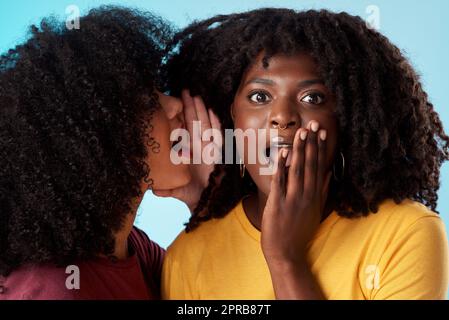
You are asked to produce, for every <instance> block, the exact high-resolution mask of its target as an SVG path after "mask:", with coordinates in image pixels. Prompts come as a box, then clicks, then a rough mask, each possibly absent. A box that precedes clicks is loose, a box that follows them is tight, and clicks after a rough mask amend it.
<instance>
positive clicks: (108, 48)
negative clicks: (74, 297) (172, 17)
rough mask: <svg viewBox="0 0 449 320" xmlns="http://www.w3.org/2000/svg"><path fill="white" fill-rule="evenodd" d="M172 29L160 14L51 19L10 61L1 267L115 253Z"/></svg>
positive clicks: (4, 112)
mask: <svg viewBox="0 0 449 320" xmlns="http://www.w3.org/2000/svg"><path fill="white" fill-rule="evenodd" d="M172 36H173V30H172V29H171V27H170V26H169V25H168V24H166V22H164V21H163V20H162V19H160V18H159V17H156V16H154V15H152V14H150V13H145V12H139V11H136V10H132V9H125V8H122V7H100V8H96V9H92V10H91V11H89V13H88V14H87V15H85V16H83V17H81V18H80V28H79V29H78V30H77V29H73V30H68V29H67V28H66V26H65V23H64V22H58V21H57V20H56V19H54V18H46V19H43V20H42V21H41V23H40V26H39V27H37V26H35V25H33V26H31V28H30V37H29V40H27V41H26V42H25V43H23V44H20V45H18V46H16V47H15V49H11V50H9V51H8V52H7V53H5V54H3V55H2V56H1V58H0V274H3V275H7V274H9V273H10V272H11V271H13V270H14V269H15V268H17V267H19V266H21V265H23V264H25V263H40V262H52V263H56V264H57V265H63V264H67V263H70V262H72V261H74V260H75V259H77V260H79V259H89V258H91V257H94V256H96V255H98V254H105V255H109V254H111V253H112V252H113V250H114V233H115V232H116V231H118V230H120V229H121V228H122V224H123V222H124V219H125V217H126V215H127V214H129V213H130V212H131V211H130V210H133V209H135V208H134V205H133V202H134V200H135V199H136V198H137V197H140V196H142V192H143V191H142V190H141V184H142V182H143V181H146V182H147V183H149V184H150V183H151V181H147V177H148V174H149V170H150V168H149V167H148V165H147V164H146V163H145V159H146V157H147V153H148V152H147V150H148V149H149V150H150V152H157V151H158V143H157V142H156V141H154V139H153V138H152V137H151V134H150V133H151V130H152V127H151V124H150V120H151V116H152V114H153V113H154V111H155V110H156V109H157V108H159V107H160V105H159V103H158V100H157V94H156V93H155V89H157V88H159V87H160V86H162V81H160V77H161V75H160V65H161V61H162V59H163V56H164V52H165V49H166V45H167V43H168V41H169V40H172Z"/></svg>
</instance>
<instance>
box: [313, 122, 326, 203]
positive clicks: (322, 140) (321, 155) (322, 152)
mask: <svg viewBox="0 0 449 320" xmlns="http://www.w3.org/2000/svg"><path fill="white" fill-rule="evenodd" d="M326 142H327V131H326V130H324V129H321V130H320V131H318V164H317V165H318V168H317V177H316V179H317V180H316V182H317V183H316V191H315V192H316V194H318V195H321V193H322V191H323V185H324V182H325V181H324V180H325V179H326V159H327V156H326V150H327V149H326V145H327V143H326Z"/></svg>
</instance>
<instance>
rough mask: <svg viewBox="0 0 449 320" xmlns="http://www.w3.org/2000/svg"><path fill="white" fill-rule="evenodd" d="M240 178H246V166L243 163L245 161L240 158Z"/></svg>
mask: <svg viewBox="0 0 449 320" xmlns="http://www.w3.org/2000/svg"><path fill="white" fill-rule="evenodd" d="M239 165H240V178H243V177H244V176H245V164H244V163H243V159H242V158H240V163H239Z"/></svg>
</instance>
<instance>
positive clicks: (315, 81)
mask: <svg viewBox="0 0 449 320" xmlns="http://www.w3.org/2000/svg"><path fill="white" fill-rule="evenodd" d="M250 83H259V84H265V85H269V86H274V85H275V84H276V82H275V81H274V80H271V79H265V78H253V79H251V80H249V81H247V82H246V83H245V86H246V85H248V84H250ZM314 84H324V81H323V80H321V79H309V80H303V81H300V82H298V84H297V87H298V88H304V87H308V86H311V85H314Z"/></svg>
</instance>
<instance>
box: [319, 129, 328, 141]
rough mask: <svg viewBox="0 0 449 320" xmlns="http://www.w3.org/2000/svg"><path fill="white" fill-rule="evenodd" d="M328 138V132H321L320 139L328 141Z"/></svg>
mask: <svg viewBox="0 0 449 320" xmlns="http://www.w3.org/2000/svg"><path fill="white" fill-rule="evenodd" d="M326 137H327V132H326V130H321V131H320V139H321V140H323V141H324V140H326Z"/></svg>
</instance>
